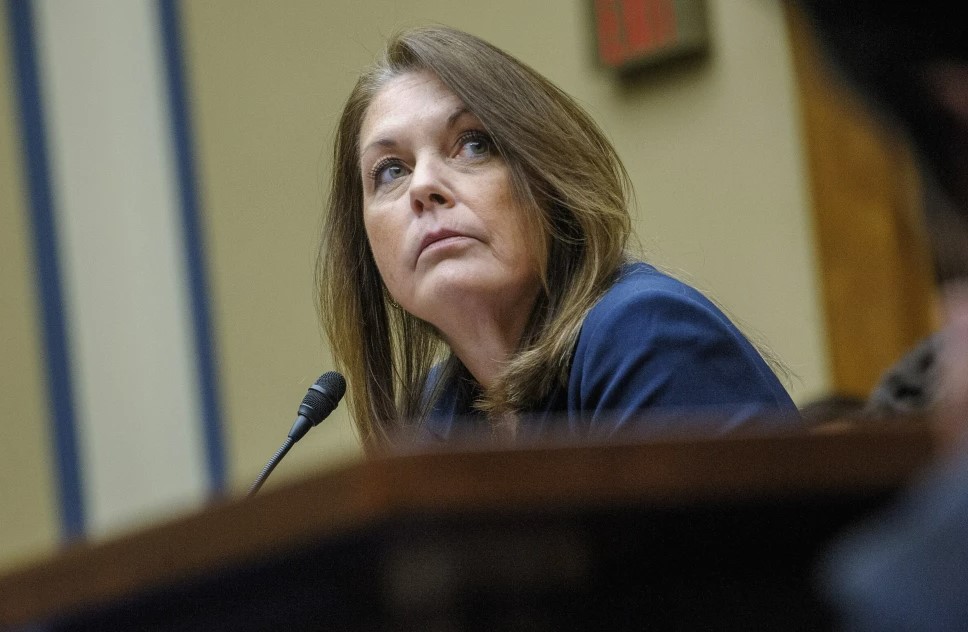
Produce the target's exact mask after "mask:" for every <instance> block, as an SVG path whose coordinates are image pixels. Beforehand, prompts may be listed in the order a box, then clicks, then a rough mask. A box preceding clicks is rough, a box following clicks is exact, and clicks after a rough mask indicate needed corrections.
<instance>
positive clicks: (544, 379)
mask: <svg viewBox="0 0 968 632" xmlns="http://www.w3.org/2000/svg"><path fill="white" fill-rule="evenodd" d="M331 186H332V188H331V192H330V198H329V203H328V215H327V219H326V224H325V228H324V234H323V243H322V245H321V250H320V259H319V265H318V269H317V286H318V292H319V309H320V313H321V318H322V321H323V323H324V326H325V329H326V332H327V334H328V337H329V340H330V343H331V346H332V349H333V352H334V356H335V359H336V363H337V366H338V368H340V370H342V371H343V372H345V374H346V376H347V379H348V383H349V388H350V409H351V413H352V415H353V417H354V420H355V422H356V425H357V429H358V432H359V434H360V437H361V440H362V442H363V444H364V446H365V447H366V448H368V449H369V448H375V447H380V446H386V445H392V444H394V443H395V442H401V441H402V439H401V436H402V434H407V431H409V435H410V439H413V438H414V437H413V435H416V437H415V439H416V440H417V441H419V442H433V441H447V440H453V439H454V438H456V437H462V436H467V435H471V436H481V435H482V434H483V435H484V436H487V435H489V434H490V435H496V436H502V437H512V438H514V437H522V436H533V435H535V434H538V435H542V436H543V435H544V434H545V433H553V434H561V433H564V434H566V435H568V436H588V435H592V434H605V435H607V434H610V433H612V432H615V431H617V430H618V429H621V428H626V427H628V426H634V425H636V424H638V421H637V420H638V419H639V418H641V417H643V413H645V412H647V411H648V412H650V413H654V414H655V415H656V421H655V422H654V423H655V424H656V425H662V424H663V423H668V424H669V427H671V428H676V424H678V423H682V424H683V425H686V422H685V421H682V420H681V418H680V417H679V416H678V415H677V413H680V412H681V411H686V410H688V411H690V412H692V413H694V415H695V418H710V417H712V416H715V417H716V418H717V419H718V423H719V424H720V425H717V426H716V427H715V431H722V430H726V429H731V428H736V427H741V426H744V425H745V424H747V423H748V422H751V421H752V420H754V419H755V418H756V417H757V415H759V414H761V413H771V414H775V415H781V414H785V415H786V416H787V417H788V418H791V419H795V418H797V414H796V409H795V406H794V405H793V402H792V401H791V400H790V398H789V396H788V394H787V393H786V391H785V390H784V388H783V386H782V385H781V384H780V382H779V381H778V379H777V377H776V375H775V374H774V372H773V370H772V369H771V368H770V366H769V364H768V363H767V362H766V361H764V359H763V357H762V356H761V355H760V353H759V352H758V351H757V349H756V348H754V346H753V345H752V344H751V343H750V342H749V341H748V340H747V339H746V337H745V336H744V335H743V334H742V333H741V332H740V331H739V330H738V329H737V328H736V327H735V326H734V325H733V324H732V323H731V322H730V321H729V319H728V318H727V317H726V316H725V315H724V314H723V313H722V312H721V311H720V310H719V309H718V308H717V307H716V306H715V305H714V304H713V303H712V302H711V301H709V300H708V299H707V298H706V297H705V296H703V295H702V294H700V293H699V292H698V291H696V290H695V289H693V288H691V287H689V286H687V285H685V284H683V283H682V282H680V281H678V280H676V279H673V278H672V277H670V276H668V275H666V274H664V273H662V272H660V271H659V270H658V269H656V268H655V267H654V266H652V265H649V264H647V263H644V262H642V261H637V260H635V259H634V258H633V257H631V256H630V255H629V254H628V251H627V247H626V246H627V242H628V240H629V236H630V232H631V221H630V217H629V211H628V205H629V197H630V191H631V187H630V183H629V179H628V175H627V174H626V172H625V168H624V166H623V165H622V163H621V162H620V160H619V158H618V156H617V154H616V152H615V150H614V148H613V147H612V146H611V144H610V143H609V141H608V140H607V138H606V137H605V135H604V134H603V133H602V132H601V130H600V129H599V128H598V127H597V125H596V124H595V123H594V122H593V121H592V120H591V118H590V117H589V116H588V115H587V114H586V113H585V112H584V111H583V110H582V109H581V108H580V107H579V106H578V105H577V104H576V103H575V102H574V100H572V99H571V98H570V97H569V96H567V95H566V94H564V93H563V92H562V91H561V90H560V89H558V88H557V87H556V86H554V85H553V84H551V83H550V82H549V81H548V80H547V79H545V78H544V77H542V76H541V75H539V74H538V73H536V72H535V71H534V70H532V69H531V68H529V67H527V66H526V65H524V64H522V63H521V62H519V61H518V60H516V59H514V58H513V57H511V56H510V55H508V54H507V53H505V52H503V51H501V50H499V49H497V48H495V47H493V46H491V45H490V44H488V43H486V42H484V41H482V40H480V39H478V38H477V37H474V36H472V35H469V34H466V33H463V32H460V31H456V30H452V29H449V28H444V27H428V28H419V29H414V30H410V31H407V32H404V33H402V34H400V35H398V36H397V37H394V38H392V39H391V40H390V41H389V43H388V44H387V47H386V50H385V53H384V55H383V58H382V60H381V61H380V62H378V63H377V64H376V65H375V66H374V67H372V68H370V69H368V70H367V71H366V72H364V73H363V74H362V76H361V77H360V79H359V81H358V83H357V84H356V86H355V88H354V89H353V91H352V93H351V95H350V96H349V99H348V101H347V103H346V105H345V108H344V111H343V113H342V117H341V119H340V122H339V124H338V128H337V132H336V140H335V147H334V163H333V173H332V185H331ZM662 415H664V416H665V422H660V421H658V417H659V416H662ZM633 420H636V421H635V422H634V423H633ZM643 423H645V422H643ZM410 439H407V440H410Z"/></svg>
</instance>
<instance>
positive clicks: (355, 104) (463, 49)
mask: <svg viewBox="0 0 968 632" xmlns="http://www.w3.org/2000/svg"><path fill="white" fill-rule="evenodd" d="M423 71H429V72H432V73H434V74H435V75H436V76H437V77H438V78H439V79H440V81H441V82H443V84H444V85H446V86H447V87H448V88H449V89H450V90H451V91H452V92H453V93H454V94H455V95H457V97H459V98H460V99H461V101H463V102H464V104H465V105H466V106H467V108H468V110H469V111H470V112H471V113H473V114H474V115H475V116H477V118H478V119H479V120H480V121H481V123H482V125H483V126H484V128H485V131H486V132H487V133H488V134H489V135H490V137H491V139H492V140H493V142H494V146H495V148H496V150H497V152H498V154H499V155H500V156H501V157H502V158H503V159H504V160H505V161H506V163H507V165H508V169H509V172H510V174H511V175H510V178H511V190H512V194H513V196H514V197H515V201H516V202H517V203H518V206H519V207H520V208H521V209H524V212H525V213H526V215H527V218H526V219H527V222H528V223H529V224H530V226H531V227H532V229H533V230H532V234H534V235H536V237H535V239H536V241H537V242H538V245H539V246H540V247H541V248H540V252H543V253H544V256H542V257H540V261H539V262H538V267H539V273H540V276H541V279H542V284H543V291H542V292H541V294H540V296H539V298H538V300H537V302H536V304H535V306H534V308H533V310H532V313H531V316H530V320H529V321H528V324H527V326H526V327H525V332H524V335H523V336H522V339H521V341H520V343H519V347H518V351H517V352H516V353H515V354H514V355H513V356H512V357H511V358H509V360H508V361H507V363H506V364H505V367H504V369H503V371H502V373H501V375H500V376H499V378H498V379H497V380H496V383H495V385H494V386H493V387H492V388H490V389H488V390H487V391H486V392H484V393H483V395H482V397H481V398H480V399H479V401H478V402H477V406H478V407H479V408H481V409H483V410H486V411H488V412H489V413H492V414H493V415H494V416H495V418H496V417H497V416H498V415H500V414H501V413H505V412H514V411H519V410H524V409H526V408H528V407H529V406H531V405H534V404H535V403H537V402H538V401H540V400H541V399H542V398H543V397H545V396H546V395H547V394H548V393H549V392H550V391H551V389H552V388H553V387H554V386H555V385H556V384H557V383H560V382H563V381H564V380H566V378H567V371H568V365H569V360H570V357H571V352H572V349H573V347H574V344H575V341H576V340H577V337H578V332H579V330H580V328H581V324H582V321H583V320H584V318H585V315H586V314H587V313H588V310H589V309H591V307H592V306H593V305H594V304H595V302H596V301H597V300H598V299H599V298H600V297H601V296H602V294H603V293H604V292H605V290H606V289H607V288H608V286H609V284H610V283H611V281H612V279H613V278H614V275H615V273H616V272H617V270H618V268H619V266H620V265H621V264H622V262H623V261H624V259H625V247H626V242H627V240H628V237H629V234H630V231H631V222H630V219H629V213H628V203H629V196H630V195H631V185H630V183H629V178H628V174H627V173H626V172H625V168H624V167H623V166H622V163H621V162H620V160H619V158H618V156H617V154H616V153H615V150H614V148H613V147H612V145H611V143H609V141H608V140H607V139H606V137H605V135H604V134H603V133H602V131H601V130H600V129H599V128H598V126H597V125H596V124H595V122H594V121H592V119H591V118H590V117H589V116H588V114H587V113H585V111H584V110H582V108H581V107H580V106H579V105H577V104H576V103H575V101H574V100H573V99H572V98H571V97H569V96H568V95H566V94H565V93H564V92H562V91H561V90H560V89H559V88H557V87H556V86H555V85H553V84H552V83H551V82H549V81H548V80H547V79H545V78H544V77H542V76H541V75H539V74H538V73H537V72H535V71H534V70H532V69H531V68H529V67H528V66H526V65H524V64H523V63H521V62H520V61H518V60H516V59H514V58H513V57H511V56H510V55H508V54H507V53H505V52H503V51H501V50H499V49H498V48H495V47H494V46H492V45H490V44H488V43H487V42H484V41H483V40H481V39H479V38H477V37H475V36H473V35H469V34H467V33H463V32H460V31H457V30H454V29H450V28H446V27H438V26H434V27H424V28H418V29H414V30H409V31H406V32H403V33H401V34H399V35H397V36H396V37H393V38H392V39H391V40H390V41H389V43H388V44H387V47H386V50H385V52H384V55H383V58H382V59H381V60H380V61H379V62H378V63H377V64H376V65H374V66H373V67H372V68H370V69H369V70H367V71H366V72H365V73H363V75H362V76H361V77H360V79H359V80H358V81H357V84H356V86H355V87H354V89H353V91H352V92H351V94H350V96H349V98H348V100H347V102H346V105H345V107H344V109H343V114H342V117H341V118H340V122H339V125H338V127H337V130H336V139H335V143H334V150H333V173H332V184H331V190H330V197H329V202H328V215H327V217H326V223H325V228H324V232H323V239H322V244H321V248H320V253H319V260H318V265H317V283H316V284H317V289H318V307H319V311H320V317H321V319H322V322H323V325H324V327H325V330H326V333H327V335H328V337H329V340H330V344H331V346H332V350H333V354H334V357H335V360H336V363H337V366H338V368H339V369H340V370H341V371H343V372H344V373H345V374H346V377H347V380H348V382H349V385H350V409H351V412H352V414H353V417H354V419H355V421H356V424H357V429H358V431H359V433H360V438H361V440H362V442H363V445H364V447H367V448H372V447H375V446H377V445H380V444H384V443H387V442H388V441H390V439H391V437H392V435H393V434H394V433H395V431H397V430H399V429H401V427H402V425H401V424H403V423H407V422H419V420H420V419H421V418H422V417H423V416H424V415H426V413H427V410H428V409H429V406H430V405H432V403H433V396H434V393H433V392H431V391H432V390H433V389H432V387H433V385H430V386H428V384H427V376H428V374H429V372H430V370H431V368H432V367H433V366H434V365H435V364H436V363H439V362H441V360H442V358H443V355H442V354H443V352H444V345H443V343H442V341H441V340H440V337H439V336H438V335H437V333H436V332H435V330H434V329H433V328H432V327H431V326H430V325H428V324H427V323H425V322H423V321H421V320H419V319H417V318H415V317H413V316H411V315H410V314H408V313H406V312H405V311H403V310H401V309H399V308H396V307H394V306H393V305H392V304H391V301H390V300H389V297H388V296H387V294H386V292H385V290H384V286H383V282H382V280H381V278H380V274H379V272H378V270H377V267H376V263H375V261H374V258H373V254H372V252H371V251H370V245H369V242H368V240H367V236H366V233H365V231H364V227H363V183H362V175H361V172H360V154H359V150H360V148H359V141H360V138H359V137H360V128H361V126H362V123H363V119H364V117H365V115H366V112H367V109H368V107H369V105H370V103H371V102H372V100H373V98H374V97H375V95H376V94H377V93H378V92H379V91H380V89H381V88H382V87H383V86H385V85H386V84H387V82H388V81H389V80H390V79H392V78H394V77H398V76H400V75H403V74H406V73H411V72H423ZM439 375H440V379H438V380H436V383H437V385H440V384H443V383H446V382H447V381H448V380H452V379H457V378H458V377H459V376H464V377H468V376H469V374H468V373H467V371H466V369H464V368H463V367H462V365H461V364H460V362H459V361H458V360H457V359H456V358H454V357H451V358H450V359H449V360H447V362H446V363H445V364H444V365H443V369H442V370H441V371H440V372H439Z"/></svg>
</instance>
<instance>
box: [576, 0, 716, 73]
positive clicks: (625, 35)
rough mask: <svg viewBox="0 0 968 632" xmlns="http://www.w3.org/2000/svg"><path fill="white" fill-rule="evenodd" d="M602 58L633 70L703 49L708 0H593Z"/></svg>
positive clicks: (705, 36)
mask: <svg viewBox="0 0 968 632" xmlns="http://www.w3.org/2000/svg"><path fill="white" fill-rule="evenodd" d="M593 2H594V14H595V34H596V40H595V41H596V46H597V49H598V59H599V61H600V62H601V63H602V64H603V65H605V66H607V67H610V68H616V69H619V70H623V71H624V70H633V69H637V68H641V67H644V66H650V65H653V64H655V63H658V62H660V61H663V60H666V59H671V58H675V57H681V56H683V55H688V54H693V53H697V52H702V51H704V50H705V49H706V46H707V44H708V40H709V34H708V27H707V24H706V3H705V0H593Z"/></svg>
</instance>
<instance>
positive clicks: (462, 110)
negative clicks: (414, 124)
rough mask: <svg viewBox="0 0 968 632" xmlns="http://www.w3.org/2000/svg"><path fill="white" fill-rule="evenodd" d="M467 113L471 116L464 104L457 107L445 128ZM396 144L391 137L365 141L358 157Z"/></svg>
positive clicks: (448, 127) (471, 113)
mask: <svg viewBox="0 0 968 632" xmlns="http://www.w3.org/2000/svg"><path fill="white" fill-rule="evenodd" d="M467 114H469V115H471V116H473V112H471V111H470V110H468V109H467V106H466V105H461V106H460V107H458V108H457V109H456V110H454V111H453V112H452V113H451V114H450V116H448V117H447V121H446V122H445V125H446V127H447V129H450V128H452V127H454V126H455V125H457V122H458V121H459V120H460V119H461V117H463V116H464V115H467ZM397 145H398V143H397V141H396V140H394V139H392V138H378V139H376V140H374V141H372V142H370V143H367V145H366V147H363V148H362V149H360V157H363V156H365V155H366V153H367V152H368V151H370V150H371V149H373V148H375V147H380V148H382V149H393V148H394V147H396V146H397Z"/></svg>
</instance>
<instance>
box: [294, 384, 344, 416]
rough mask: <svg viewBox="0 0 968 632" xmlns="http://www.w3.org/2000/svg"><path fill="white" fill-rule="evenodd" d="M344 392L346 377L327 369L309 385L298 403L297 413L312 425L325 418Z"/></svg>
mask: <svg viewBox="0 0 968 632" xmlns="http://www.w3.org/2000/svg"><path fill="white" fill-rule="evenodd" d="M345 393H346V379H345V378H344V377H343V376H342V375H341V374H339V373H337V372H336V371H327V372H326V373H323V374H322V375H320V376H319V379H317V380H316V383H315V384H313V385H312V386H310V387H309V390H308V391H307V392H306V397H304V398H303V401H302V404H300V405H299V414H300V415H302V416H303V417H305V418H306V419H308V420H309V421H311V422H312V424H313V426H315V425H316V424H318V423H319V422H321V421H322V420H323V419H325V418H326V417H327V416H328V415H329V414H330V413H331V412H333V409H334V408H336V405H337V404H339V400H341V399H343V395H344V394H345Z"/></svg>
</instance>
